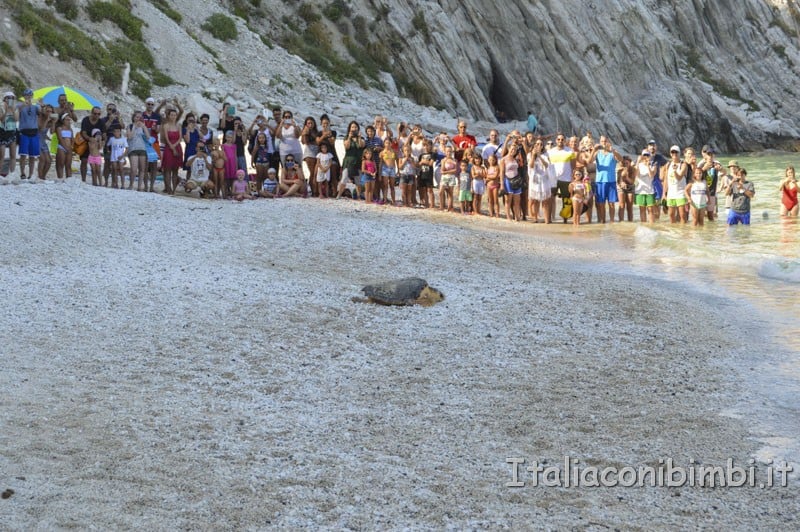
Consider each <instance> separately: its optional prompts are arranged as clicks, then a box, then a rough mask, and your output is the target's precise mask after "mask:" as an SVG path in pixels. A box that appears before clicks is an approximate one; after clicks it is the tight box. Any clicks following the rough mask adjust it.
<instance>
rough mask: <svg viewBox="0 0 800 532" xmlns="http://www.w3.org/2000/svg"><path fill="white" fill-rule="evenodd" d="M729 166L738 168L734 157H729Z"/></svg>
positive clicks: (737, 162)
mask: <svg viewBox="0 0 800 532" xmlns="http://www.w3.org/2000/svg"><path fill="white" fill-rule="evenodd" d="M731 166H735V167H737V168H738V167H739V161H737V160H736V159H731V160H730V161H728V168H730V167H731Z"/></svg>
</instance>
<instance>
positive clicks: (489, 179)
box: [486, 153, 500, 218]
mask: <svg viewBox="0 0 800 532" xmlns="http://www.w3.org/2000/svg"><path fill="white" fill-rule="evenodd" d="M499 191H500V166H499V164H498V163H497V155H496V154H495V153H492V154H490V155H489V158H488V159H487V160H486V194H487V195H488V196H489V216H491V217H493V218H494V217H496V216H500V200H499V199H498V197H497V193H498V192H499Z"/></svg>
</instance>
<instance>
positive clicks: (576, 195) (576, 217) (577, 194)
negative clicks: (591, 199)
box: [569, 170, 586, 225]
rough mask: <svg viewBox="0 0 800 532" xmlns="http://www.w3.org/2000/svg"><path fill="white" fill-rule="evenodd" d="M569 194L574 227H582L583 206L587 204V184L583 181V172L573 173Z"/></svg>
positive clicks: (576, 171)
mask: <svg viewBox="0 0 800 532" xmlns="http://www.w3.org/2000/svg"><path fill="white" fill-rule="evenodd" d="M569 194H570V196H571V198H570V199H571V200H572V225H580V224H581V214H582V213H583V205H584V204H585V203H586V183H584V181H583V172H581V171H580V170H575V171H573V172H572V181H571V182H570V184H569Z"/></svg>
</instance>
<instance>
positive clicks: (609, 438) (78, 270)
mask: <svg viewBox="0 0 800 532" xmlns="http://www.w3.org/2000/svg"><path fill="white" fill-rule="evenodd" d="M69 181H70V182H67V183H61V184H59V183H52V182H51V183H46V184H36V185H34V184H24V185H18V186H5V187H0V220H2V237H0V265H1V268H2V276H1V277H0V322H1V323H2V327H0V356H1V357H2V372H0V390H2V395H0V491H2V490H12V491H13V494H9V497H7V498H4V499H3V500H0V529H4V528H5V527H8V528H9V529H34V528H39V529H66V528H78V529H101V530H114V529H116V530H120V529H134V528H135V529H141V530H145V529H149V530H176V529H186V530H199V529H200V530H202V529H216V530H223V529H264V528H273V527H276V528H284V529H297V528H311V529H319V528H326V529H373V530H374V529H458V530H464V529H496V528H514V529H526V528H550V529H592V530H599V529H620V528H634V529H654V528H656V529H658V528H661V529H676V528H679V529H690V528H696V527H708V528H714V529H756V528H763V529H766V528H770V529H789V528H791V527H793V526H796V521H795V519H796V517H797V515H798V512H799V511H800V504H798V491H797V489H796V482H797V480H796V478H795V479H793V480H792V481H791V483H790V486H789V487H787V488H780V487H772V488H768V489H759V488H758V487H740V488H730V487H725V488H700V487H689V486H683V487H670V488H668V487H649V486H648V487H630V488H623V487H594V488H593V487H581V488H573V487H569V488H567V487H545V486H541V485H539V486H533V485H532V481H531V478H530V476H524V475H522V474H521V477H520V480H524V481H526V485H525V486H523V487H508V486H507V483H509V482H511V480H512V475H511V466H510V464H509V463H507V459H508V458H514V457H519V458H524V459H525V460H526V463H525V465H523V466H520V471H521V472H522V473H524V467H525V466H526V465H528V464H530V463H531V462H532V461H534V460H538V461H540V462H547V463H546V465H558V464H560V463H563V460H564V457H565V456H569V457H571V458H574V459H578V460H579V461H580V463H581V465H582V466H598V467H616V468H622V467H625V466H634V467H638V466H641V465H651V466H652V465H657V464H658V461H659V460H660V459H667V458H672V459H673V460H674V461H675V463H676V464H681V465H686V464H688V463H689V461H690V460H695V461H699V462H700V463H703V464H715V465H722V464H724V463H725V461H726V460H727V459H729V458H733V459H734V460H735V461H736V463H737V465H745V466H747V465H749V464H748V463H747V461H748V460H749V459H752V458H754V457H755V456H756V454H757V452H758V451H759V449H761V448H762V447H763V442H762V441H759V440H758V438H756V437H754V435H753V433H752V431H751V428H750V426H749V424H750V422H749V421H748V419H746V418H745V417H743V416H737V415H732V414H731V412H735V411H736V409H737V404H738V402H739V400H740V398H741V396H742V395H743V394H749V393H751V391H750V389H749V388H748V386H747V385H746V384H744V383H743V379H742V375H740V374H739V371H738V370H737V369H732V366H735V364H733V363H732V361H739V362H740V361H742V360H746V358H747V354H746V353H745V345H746V344H747V341H745V339H744V337H743V336H742V334H744V333H737V332H736V327H734V326H733V324H732V323H731V321H730V320H729V319H723V316H724V315H725V313H726V312H728V311H729V310H730V309H731V308H732V306H733V305H732V303H731V302H730V301H728V300H726V299H724V298H722V297H718V296H714V295H709V294H699V293H693V292H691V289H690V288H689V287H687V286H682V285H679V284H676V283H669V282H666V281H654V280H652V279H647V278H645V277H637V276H620V275H607V274H604V273H603V272H602V271H600V270H598V269H595V270H593V269H592V268H587V267H586V264H587V263H591V262H593V261H597V260H599V253H598V252H597V250H595V249H585V248H582V247H581V245H580V244H579V243H576V241H574V240H573V239H570V238H569V237H567V236H564V235H563V234H556V233H554V232H553V231H550V232H548V231H545V230H541V231H539V229H540V228H543V226H542V225H541V224H540V225H537V226H533V224H524V225H522V226H520V225H515V224H513V223H509V222H506V221H504V220H490V219H488V218H483V217H475V216H472V217H467V216H459V215H446V214H440V213H434V212H426V211H422V210H417V209H404V208H394V207H379V206H373V205H364V204H363V203H358V202H353V201H351V200H339V201H333V200H319V199H308V200H303V199H278V200H258V201H246V202H244V203H241V204H239V203H235V202H230V201H224V200H215V201H205V200H199V199H186V198H175V197H168V196H164V195H161V194H147V193H136V192H129V191H119V190H111V189H103V188H94V187H91V186H87V185H83V184H81V183H80V182H78V181H76V180H75V179H71V180H69ZM408 276H418V277H422V278H424V279H426V280H427V281H428V283H430V284H431V285H432V286H434V287H435V288H438V289H439V290H441V291H442V292H443V293H444V295H445V300H444V301H443V302H441V303H439V304H437V305H434V306H432V307H421V306H380V305H373V304H366V303H358V302H354V301H352V298H353V297H356V296H360V295H362V294H361V292H360V288H361V287H362V286H363V285H365V284H366V283H369V282H373V281H377V280H388V279H395V278H400V277H408ZM687 294H688V296H689V298H690V299H691V300H692V301H695V302H700V303H702V308H703V315H702V320H700V321H699V323H698V324H697V326H696V327H694V326H691V321H690V320H689V318H690V316H689V311H690V309H688V308H687V304H686V301H687ZM642 302H654V304H653V305H650V306H649V305H646V304H645V305H643V304H642ZM643 309H645V311H643ZM737 335H739V336H737ZM751 341H752V337H751ZM756 465H757V466H759V467H760V469H761V470H763V469H764V468H765V467H766V465H763V466H762V464H760V463H757V464H756ZM792 483H793V484H794V485H791V484H792ZM7 493H9V492H7Z"/></svg>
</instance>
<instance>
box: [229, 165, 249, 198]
mask: <svg viewBox="0 0 800 532" xmlns="http://www.w3.org/2000/svg"><path fill="white" fill-rule="evenodd" d="M244 175H245V174H244V170H236V181H234V182H233V185H232V188H233V199H235V200H236V201H243V200H244V199H245V198H246V197H248V194H247V181H245V180H244Z"/></svg>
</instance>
